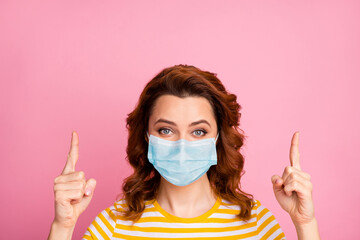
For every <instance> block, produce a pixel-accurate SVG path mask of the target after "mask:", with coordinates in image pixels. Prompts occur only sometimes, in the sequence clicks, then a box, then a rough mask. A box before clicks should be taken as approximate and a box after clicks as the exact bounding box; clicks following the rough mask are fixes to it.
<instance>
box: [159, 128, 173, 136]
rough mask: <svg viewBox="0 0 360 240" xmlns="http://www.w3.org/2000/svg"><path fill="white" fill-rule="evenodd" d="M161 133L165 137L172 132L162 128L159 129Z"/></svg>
mask: <svg viewBox="0 0 360 240" xmlns="http://www.w3.org/2000/svg"><path fill="white" fill-rule="evenodd" d="M159 133H160V134H164V135H168V134H170V133H171V130H170V129H167V128H162V129H159Z"/></svg>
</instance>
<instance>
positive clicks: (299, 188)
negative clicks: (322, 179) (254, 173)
mask: <svg viewBox="0 0 360 240" xmlns="http://www.w3.org/2000/svg"><path fill="white" fill-rule="evenodd" d="M290 164H291V166H287V167H286V168H285V170H284V173H283V175H282V177H280V176H278V175H274V176H272V178H271V181H272V183H273V188H274V193H275V197H276V199H277V201H278V202H279V204H280V206H281V207H282V208H283V209H284V210H285V211H286V212H288V213H289V214H290V217H291V219H292V221H293V222H294V224H295V226H302V225H306V224H308V223H311V222H312V221H314V220H315V215H314V203H313V199H312V183H311V181H310V175H309V174H308V173H306V172H303V171H302V170H301V168H300V153H299V132H295V133H294V135H293V137H292V140H291V147H290Z"/></svg>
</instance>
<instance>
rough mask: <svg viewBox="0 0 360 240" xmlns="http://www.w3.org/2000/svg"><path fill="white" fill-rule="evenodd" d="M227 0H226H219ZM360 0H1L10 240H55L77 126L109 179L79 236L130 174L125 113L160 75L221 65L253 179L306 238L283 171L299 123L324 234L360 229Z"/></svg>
mask: <svg viewBox="0 0 360 240" xmlns="http://www.w3.org/2000/svg"><path fill="white" fill-rule="evenodd" d="M220 2H221V3H220ZM359 23H360V4H359V1H344V0H339V1H205V0H204V1H184V0H181V1H145V0H144V1H76V2H75V1H54V2H53V1H40V0H39V1H10V0H9V1H1V3H0V35H1V37H0V80H1V81H0V159H1V165H2V166H1V170H0V171H1V172H0V184H1V186H0V187H1V198H0V208H1V209H0V212H1V213H2V218H1V220H0V221H1V222H0V238H1V239H21V238H27V239H45V238H46V237H47V235H48V232H49V228H50V224H51V222H52V220H53V217H54V208H53V207H54V202H53V200H54V197H53V179H54V178H55V177H56V176H57V175H59V174H60V172H61V171H62V169H63V166H64V164H65V161H66V156H67V153H68V150H69V146H70V137H71V131H72V130H76V131H77V132H78V133H79V137H80V159H79V162H78V165H77V170H83V171H85V173H86V176H87V177H94V178H95V179H97V183H98V185H97V188H96V190H95V196H94V198H93V200H92V203H91V204H90V206H89V208H88V209H87V210H86V211H85V212H84V214H83V215H81V217H80V219H79V220H78V223H77V226H76V229H75V233H74V239H79V238H80V237H81V236H82V235H83V233H84V232H85V230H86V228H87V227H88V226H89V225H90V223H91V221H92V220H93V219H94V218H95V216H96V215H97V214H98V213H99V212H100V211H101V210H103V209H105V208H106V207H108V206H110V205H111V204H112V203H113V202H114V201H115V197H116V195H117V194H118V193H119V192H120V189H121V184H122V180H123V179H124V178H125V177H126V176H128V175H129V174H130V172H131V169H130V167H129V166H128V165H127V163H126V161H125V147H126V140H127V132H126V128H125V118H126V116H127V114H128V113H129V112H130V111H131V110H132V109H133V108H134V106H135V104H136V102H137V99H138V97H139V94H140V92H141V91H142V88H143V87H144V86H145V84H146V83H147V81H149V80H150V79H151V78H152V77H153V76H154V75H155V74H156V73H158V72H159V71H160V70H162V69H163V68H165V67H168V66H172V65H175V64H179V63H185V64H191V65H195V66H197V67H199V68H201V69H204V70H209V71H212V72H215V73H217V74H218V77H219V78H220V79H221V80H222V81H223V83H224V84H225V86H226V87H227V89H228V90H229V91H230V92H232V93H235V94H236V95H237V96H238V100H239V103H240V104H241V105H242V107H243V109H242V122H241V127H242V129H244V131H245V133H246V135H247V136H248V138H247V141H246V146H245V147H244V149H243V152H244V154H245V156H246V163H245V170H246V174H245V175H244V177H243V182H242V185H243V188H244V189H245V190H246V191H248V192H250V193H252V194H254V196H255V198H256V199H259V200H260V201H261V202H262V204H263V205H265V206H266V207H268V208H269V209H270V210H271V211H272V213H273V214H274V215H275V217H276V218H277V219H278V221H279V222H280V225H281V227H282V229H283V230H284V232H285V234H286V235H287V237H288V239H295V238H296V237H295V236H296V235H295V234H296V233H295V230H294V227H293V225H292V223H291V220H290V217H289V216H288V214H287V213H286V212H284V211H283V210H282V209H281V208H280V206H279V205H278V203H277V202H276V200H275V197H274V195H273V192H272V185H271V181H270V178H271V176H272V175H273V174H276V173H277V174H281V173H282V171H283V169H284V168H285V166H287V165H288V164H289V157H288V154H289V153H288V152H289V146H290V139H291V136H292V133H293V132H294V131H296V130H299V131H300V152H301V163H302V167H303V170H305V171H307V172H308V173H310V174H311V175H312V182H313V185H314V201H315V204H316V205H315V206H316V216H317V218H318V221H319V224H320V231H321V235H322V237H323V239H350V238H351V239H352V238H353V237H354V236H359V235H360V228H359V220H358V215H359V213H360V205H359V204H358V203H359V201H360V191H359V189H360V188H359V186H358V185H359V182H360V181H359V180H360V174H359V170H358V169H359V167H360V161H359V160H360V153H359V140H360V138H359V136H360V127H359V123H360V111H359V110H360V95H359V90H360V82H359V80H360V78H359V77H360V44H359V43H360V27H359Z"/></svg>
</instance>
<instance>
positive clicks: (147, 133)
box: [146, 132, 219, 143]
mask: <svg viewBox="0 0 360 240" xmlns="http://www.w3.org/2000/svg"><path fill="white" fill-rule="evenodd" d="M146 135H147V137H148V139H150V135H149V132H146ZM218 138H219V133H217V135H216V138H215V143H216V142H217V140H218Z"/></svg>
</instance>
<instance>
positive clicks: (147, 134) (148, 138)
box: [145, 132, 150, 143]
mask: <svg viewBox="0 0 360 240" xmlns="http://www.w3.org/2000/svg"><path fill="white" fill-rule="evenodd" d="M146 136H147V139H146V138H145V141H146V142H148V143H149V141H150V135H149V132H146Z"/></svg>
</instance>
